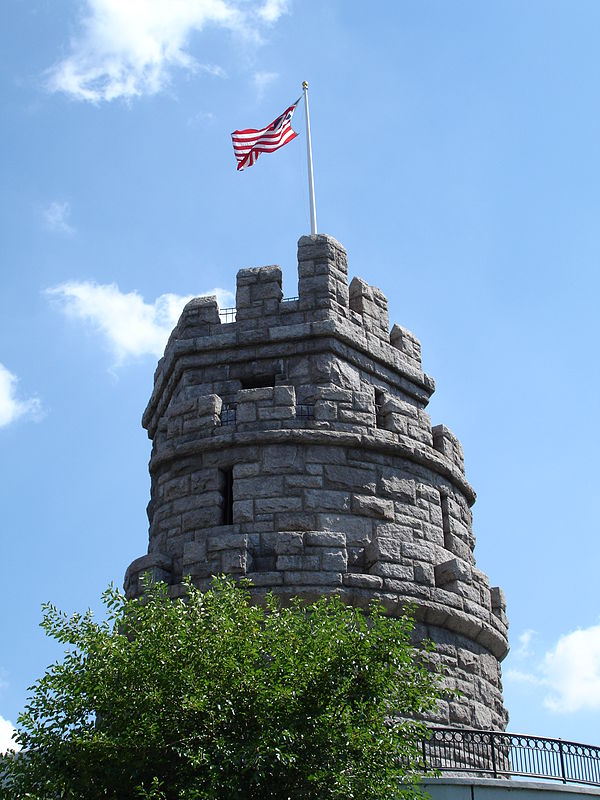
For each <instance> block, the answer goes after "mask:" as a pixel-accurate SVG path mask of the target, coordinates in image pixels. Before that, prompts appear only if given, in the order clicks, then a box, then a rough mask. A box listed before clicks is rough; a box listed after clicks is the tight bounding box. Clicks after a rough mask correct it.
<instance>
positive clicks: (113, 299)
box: [46, 281, 235, 364]
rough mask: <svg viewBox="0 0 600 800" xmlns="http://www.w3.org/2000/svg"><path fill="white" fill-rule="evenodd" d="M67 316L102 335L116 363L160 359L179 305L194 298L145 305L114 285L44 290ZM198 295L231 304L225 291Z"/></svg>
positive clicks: (171, 296) (138, 297) (74, 283)
mask: <svg viewBox="0 0 600 800" xmlns="http://www.w3.org/2000/svg"><path fill="white" fill-rule="evenodd" d="M46 292H47V294H48V295H50V296H51V297H52V298H54V300H55V301H56V302H57V303H58V305H59V308H60V309H61V311H63V312H64V313H65V314H66V315H67V316H69V317H71V318H73V319H76V320H80V321H83V322H85V323H87V324H89V325H90V326H91V327H92V328H93V329H94V330H96V331H97V332H98V333H100V334H101V336H103V338H104V339H105V341H106V342H107V344H108V346H109V348H110V350H111V351H112V353H113V354H114V357H115V359H116V362H117V364H120V363H122V362H123V361H125V360H126V359H127V358H130V357H134V358H136V357H140V356H145V355H153V356H161V355H162V354H163V351H164V348H165V344H166V343H167V339H168V338H169V334H170V333H171V331H172V329H173V328H174V326H175V324H176V323H177V320H178V319H179V315H180V314H181V311H182V309H183V306H184V305H185V304H186V303H187V302H188V301H189V300H191V299H192V297H194V296H195V295H189V296H187V297H182V296H180V295H176V294H162V295H160V297H157V298H156V300H155V301H154V302H153V303H147V302H146V301H145V300H144V298H143V297H142V296H141V295H139V294H138V293H137V292H121V290H120V289H119V287H118V286H117V285H116V284H114V283H113V284H108V285H102V284H97V283H93V282H88V281H70V282H68V283H63V284H61V285H60V286H55V287H52V288H50V289H47V290H46ZM200 294H212V295H216V296H217V300H218V302H219V306H220V307H221V308H224V307H227V306H231V305H233V304H234V303H235V300H234V296H233V294H232V293H231V292H229V291H227V290H226V289H212V290H211V291H209V292H202V293H200Z"/></svg>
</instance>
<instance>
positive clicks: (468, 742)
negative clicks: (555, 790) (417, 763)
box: [422, 728, 600, 786]
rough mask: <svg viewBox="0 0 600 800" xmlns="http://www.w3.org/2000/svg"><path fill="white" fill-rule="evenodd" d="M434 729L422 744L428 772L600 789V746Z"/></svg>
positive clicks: (507, 734) (459, 730) (509, 735)
mask: <svg viewBox="0 0 600 800" xmlns="http://www.w3.org/2000/svg"><path fill="white" fill-rule="evenodd" d="M430 730H431V736H430V738H428V739H424V740H423V743H422V750H423V760H424V762H425V766H426V767H427V769H433V770H438V771H439V772H441V773H444V772H453V773H461V772H465V773H469V774H471V775H472V774H480V775H484V776H486V777H491V778H508V777H513V776H514V777H526V778H542V779H545V780H554V781H562V783H581V784H588V785H591V786H600V747H595V746H593V745H588V744H580V743H578V742H567V741H564V740H563V739H547V738H544V737H541V736H527V735H524V734H519V733H504V732H501V731H480V730H471V729H464V728H432V729H430Z"/></svg>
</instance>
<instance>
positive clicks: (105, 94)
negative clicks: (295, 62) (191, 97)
mask: <svg viewBox="0 0 600 800" xmlns="http://www.w3.org/2000/svg"><path fill="white" fill-rule="evenodd" d="M84 8H85V10H84V13H83V16H82V18H81V20H80V21H79V31H78V33H77V35H76V36H74V37H73V39H72V40H71V43H70V54H69V55H68V56H67V57H66V58H64V59H63V60H61V61H59V62H58V63H57V64H55V65H54V66H53V67H51V68H50V69H49V70H48V73H47V87H48V89H49V90H50V91H53V92H64V93H65V94H67V95H69V96H70V97H72V98H74V99H76V100H82V101H88V102H92V103H99V102H101V101H110V100H115V99H117V98H123V99H126V100H127V99H131V98H134V97H139V96H141V95H148V94H155V93H157V92H160V91H161V90H163V89H164V88H165V87H166V86H168V85H169V83H170V81H171V78H172V74H173V71H174V70H177V69H180V70H184V71H186V72H188V73H198V72H202V71H203V72H206V73H208V74H211V75H215V76H218V77H222V76H223V75H224V74H225V73H224V70H223V68H222V67H221V66H220V65H218V64H203V63H202V62H201V61H199V60H198V59H197V58H196V57H195V56H193V55H192V54H191V52H190V50H189V41H190V39H191V37H192V34H194V33H198V32H200V31H203V30H205V29H206V28H208V27H211V28H213V29H214V28H217V29H221V30H223V31H226V32H233V33H235V34H236V35H238V36H240V37H243V38H244V39H246V40H247V41H253V42H255V43H259V42H260V41H261V38H262V37H261V29H264V28H265V27H268V26H270V25H273V24H274V23H275V22H277V20H278V19H279V18H280V17H281V15H282V14H284V13H287V11H288V8H289V3H288V2H287V1H286V0H263V2H260V3H256V2H248V0H176V1H174V2H170V3H166V2H164V0H137V2H123V0H85V6H84Z"/></svg>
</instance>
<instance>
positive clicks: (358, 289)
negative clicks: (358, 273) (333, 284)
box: [349, 278, 390, 343]
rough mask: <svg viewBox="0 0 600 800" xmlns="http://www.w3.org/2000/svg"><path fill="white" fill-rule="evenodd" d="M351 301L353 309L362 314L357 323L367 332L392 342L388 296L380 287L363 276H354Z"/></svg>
mask: <svg viewBox="0 0 600 800" xmlns="http://www.w3.org/2000/svg"><path fill="white" fill-rule="evenodd" d="M349 303H350V308H351V309H352V311H355V312H356V313H357V314H359V315H360V320H356V322H357V324H360V325H362V327H363V328H364V330H365V331H366V332H367V333H372V334H374V335H375V336H376V337H377V338H379V339H382V340H383V341H385V342H387V343H389V342H390V322H389V315H388V303H387V297H386V296H385V295H384V294H383V292H382V291H381V290H380V289H377V288H376V287H375V286H369V284H368V283H367V282H366V281H363V279H362V278H353V279H352V282H351V283H350V287H349Z"/></svg>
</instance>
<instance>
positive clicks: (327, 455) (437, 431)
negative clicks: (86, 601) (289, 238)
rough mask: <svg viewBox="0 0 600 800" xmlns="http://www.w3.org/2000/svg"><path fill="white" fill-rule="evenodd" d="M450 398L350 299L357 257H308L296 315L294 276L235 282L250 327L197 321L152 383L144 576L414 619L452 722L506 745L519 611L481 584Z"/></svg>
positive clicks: (377, 302)
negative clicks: (451, 689) (486, 731)
mask: <svg viewBox="0 0 600 800" xmlns="http://www.w3.org/2000/svg"><path fill="white" fill-rule="evenodd" d="M433 390H434V383H433V380H432V379H431V378H429V377H428V376H427V375H425V374H424V373H423V371H422V368H421V350H420V345H419V342H418V340H417V339H416V338H415V337H414V336H413V334H412V333H410V332H409V331H407V330H406V329H405V328H401V327H400V326H398V325H394V326H393V328H392V330H391V333H390V329H389V322H388V308H387V299H386V297H385V296H384V294H383V293H382V292H381V291H380V290H379V289H376V288H375V287H372V286H369V285H368V284H367V283H365V282H364V281H363V280H361V279H360V278H354V279H353V280H352V282H351V283H350V286H348V269H347V260H346V252H345V250H344V248H343V247H342V246H341V245H340V244H339V243H338V242H337V241H336V240H335V239H333V238H332V237H330V236H326V235H322V234H320V235H317V236H304V237H302V238H301V239H300V241H299V243H298V297H297V298H293V299H290V300H287V299H283V297H282V291H281V270H280V268H279V267H276V266H271V267H261V268H259V269H243V270H241V271H240V272H238V275H237V295H236V316H235V321H230V322H228V321H222V320H221V317H220V314H219V308H218V306H217V302H216V299H215V298H214V297H199V298H196V299H194V300H192V301H191V302H190V303H188V304H187V306H186V307H185V309H184V310H183V313H182V315H181V318H180V319H179V322H178V323H177V327H176V328H175V330H174V331H173V333H172V334H171V337H170V339H169V342H168V344H167V347H166V349H165V355H164V357H163V358H162V359H161V360H160V362H159V364H158V368H157V370H156V373H155V378H154V391H153V393H152V397H151V399H150V402H149V404H148V407H147V409H146V411H145V413H144V417H143V424H144V427H145V428H147V430H148V435H149V436H150V438H151V439H152V440H153V449H152V458H151V461H150V474H151V477H152V489H151V500H150V504H149V506H148V516H149V520H150V543H149V547H148V554H147V555H145V556H142V557H141V558H138V559H136V560H135V561H134V562H133V563H132V564H131V565H130V566H129V568H128V570H127V573H126V576H125V588H126V591H127V593H128V594H129V596H134V595H136V594H137V593H138V592H139V587H140V584H139V581H140V577H141V576H142V575H143V574H144V573H145V572H148V571H150V572H152V573H153V575H154V576H155V577H156V578H159V579H162V580H165V581H167V582H168V583H169V584H170V585H171V592H172V594H173V595H174V596H176V595H177V594H178V593H180V592H181V591H182V587H181V583H180V582H181V579H182V577H183V576H184V575H191V576H192V578H193V580H194V582H195V583H197V585H199V586H200V587H201V588H202V587H204V586H206V585H208V582H209V581H210V576H212V575H214V574H220V573H228V574H233V575H244V576H246V577H248V578H250V579H251V580H252V582H253V585H254V587H255V589H254V592H255V594H256V595H260V594H263V593H265V592H266V591H268V590H273V591H274V592H276V593H277V594H278V595H280V596H282V597H287V596H292V595H301V596H304V597H306V598H307V599H312V598H315V597H316V596H318V595H321V594H339V595H341V596H342V597H343V598H344V600H346V601H347V602H349V603H352V604H355V605H359V606H362V607H367V606H368V605H369V603H370V602H371V601H372V600H373V599H375V598H378V599H379V600H381V601H382V603H383V604H384V605H385V606H386V608H387V609H388V611H389V612H390V613H392V614H393V613H394V612H395V611H397V610H399V609H401V608H402V607H403V605H405V604H406V603H407V602H410V603H414V604H416V608H417V620H418V624H417V635H418V636H419V637H421V638H425V637H429V638H431V639H432V640H433V641H434V642H435V643H436V645H437V653H438V657H439V658H440V659H441V660H442V661H443V662H444V663H445V664H446V665H447V668H448V671H449V682H450V684H451V685H452V686H455V687H456V688H458V689H460V690H461V691H462V694H463V696H462V697H461V698H460V699H459V700H455V701H452V702H450V703H447V704H442V705H441V706H440V708H439V713H438V716H437V717H436V721H437V722H438V723H441V724H450V725H464V726H469V727H475V728H496V729H498V728H500V729H504V728H505V726H506V722H507V714H506V711H505V709H504V706H503V701H502V688H501V673H500V661H501V660H502V659H503V658H504V656H505V655H506V653H507V650H508V642H507V636H506V631H507V620H506V615H505V601H504V595H503V592H502V591H501V589H499V588H492V589H490V586H489V581H488V578H487V577H486V575H484V574H483V573H482V572H480V571H479V570H478V569H477V568H476V566H475V560H474V558H473V548H474V545H475V538H474V536H473V532H472V524H471V521H472V517H471V511H470V507H471V505H472V504H473V503H474V501H475V493H474V492H473V489H472V488H471V486H470V485H469V483H468V482H467V479H466V477H465V471H464V461H463V453H462V448H461V445H460V443H459V441H458V439H457V438H456V437H455V436H454V435H453V434H452V433H451V432H450V431H449V430H448V428H446V427H445V426H443V425H437V426H435V427H433V428H432V427H431V422H430V418H429V415H428V414H427V413H426V412H425V408H426V406H427V403H428V401H429V398H430V397H431V394H432V393H433Z"/></svg>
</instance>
